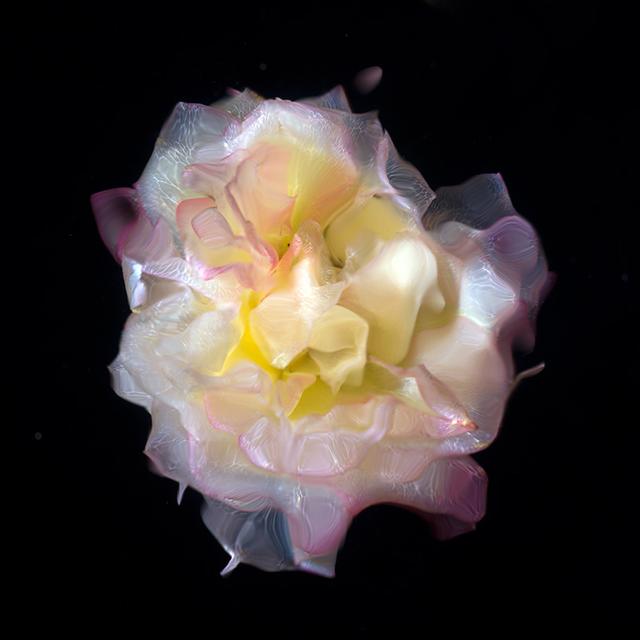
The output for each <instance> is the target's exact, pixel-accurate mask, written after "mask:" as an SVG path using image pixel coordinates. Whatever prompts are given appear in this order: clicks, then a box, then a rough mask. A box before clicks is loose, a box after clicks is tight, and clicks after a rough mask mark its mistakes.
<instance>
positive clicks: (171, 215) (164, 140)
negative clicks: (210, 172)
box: [135, 102, 238, 240]
mask: <svg viewBox="0 0 640 640" xmlns="http://www.w3.org/2000/svg"><path fill="white" fill-rule="evenodd" d="M237 125H238V121H237V120H236V119H235V118H234V117H233V116H232V115H231V114H229V113H227V112H225V111H223V110H220V109H215V108H213V107H207V106H205V105H199V104H188V103H185V102H180V103H178V104H177V105H176V107H175V109H174V110H173V113H172V114H171V115H170V116H169V118H168V120H167V121H166V122H165V124H164V126H163V127H162V130H161V132H160V135H159V136H158V140H157V141H156V144H155V147H154V150H153V153H152V155H151V158H150V160H149V162H148V163H147V166H146V167H145V169H144V171H143V173H142V175H141V177H140V179H139V180H138V181H137V182H136V184H135V188H136V191H137V192H138V194H139V195H140V200H141V204H142V206H143V207H144V210H145V211H146V212H147V214H148V215H149V216H150V218H151V220H153V221H155V220H157V219H158V218H160V217H161V218H164V219H165V220H166V222H167V224H168V225H169V228H170V229H171V230H172V231H173V232H174V235H175V237H176V240H177V239H178V234H177V229H176V223H175V211H176V207H177V205H178V203H179V202H180V201H182V200H184V199H185V198H189V197H194V196H197V195H199V194H197V193H194V192H192V191H190V190H189V189H187V188H185V187H184V186H183V184H182V173H183V171H184V169H185V167H186V166H187V165H189V164H191V163H192V162H193V160H194V156H195V154H196V152H197V150H198V148H199V147H201V146H203V145H208V146H209V147H212V146H213V147H214V148H216V149H217V151H218V153H219V155H220V156H222V155H226V153H227V147H226V141H225V134H228V133H229V131H230V129H233V128H234V127H236V126H237Z"/></svg>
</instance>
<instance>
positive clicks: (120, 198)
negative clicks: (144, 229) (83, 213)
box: [91, 188, 138, 262]
mask: <svg viewBox="0 0 640 640" xmlns="http://www.w3.org/2000/svg"><path fill="white" fill-rule="evenodd" d="M135 197H136V194H135V190H134V189H126V188H122V189H108V190H106V191H100V192H98V193H94V194H93V195H92V196H91V206H92V208H93V214H94V216H95V219H96V224H97V225H98V231H99V232H100V237H101V238H102V241H103V242H104V244H105V245H106V247H107V249H109V251H110V253H111V255H112V256H113V257H114V258H115V260H117V261H118V262H121V260H122V244H123V241H124V239H125V238H126V236H127V233H128V232H129V231H130V230H131V227H132V226H133V225H135V223H136V221H137V219H138V211H137V210H136V204H135Z"/></svg>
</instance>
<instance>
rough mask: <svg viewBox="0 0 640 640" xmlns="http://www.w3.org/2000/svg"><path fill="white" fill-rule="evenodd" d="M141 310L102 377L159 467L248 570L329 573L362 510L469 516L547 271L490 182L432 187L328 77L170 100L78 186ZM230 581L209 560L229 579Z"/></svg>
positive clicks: (478, 512) (458, 519)
mask: <svg viewBox="0 0 640 640" xmlns="http://www.w3.org/2000/svg"><path fill="white" fill-rule="evenodd" d="M92 205H93V209H94V212H95V216H96V219H97V223H98V228H99V230H100V233H101V235H102V238H103V240H104V242H105V243H106V245H107V246H108V248H109V249H110V250H111V252H112V253H113V255H114V257H115V258H116V260H118V261H119V262H120V263H121V265H122V270H123V274H124V279H125V284H126V289H127V294H128V298H129V302H130V306H131V309H132V311H133V314H132V315H131V316H130V317H129V319H128V321H127V323H126V326H125V328H124V332H123V335H122V340H121V345H120V352H119V354H118V356H117V358H116V359H115V361H114V362H113V363H112V364H111V366H110V371H111V373H112V378H113V385H114V388H115V391H116V393H118V394H119V395H120V396H122V397H123V398H125V399H127V400H129V401H131V402H134V403H136V404H139V405H142V406H144V407H146V408H147V409H148V410H149V412H150V413H151V416H152V430H151V434H150V436H149V440H148V443H147V446H146V450H145V452H146V454H147V455H148V456H149V457H150V458H151V460H152V461H153V463H154V465H155V468H156V470H157V471H158V472H159V473H161V474H163V475H164V476H167V477H169V478H172V479H174V480H176V481H177V482H179V483H180V494H179V495H181V494H182V492H183V491H184V489H185V487H187V486H190V487H193V488H194V489H196V490H198V491H199V492H201V493H202V494H203V496H204V498H205V505H204V508H203V518H204V521H205V523H206V525H207V527H208V528H209V529H210V530H211V531H212V532H213V534H214V535H215V536H216V537H217V538H218V540H219V541H220V542H221V543H222V545H223V546H224V548H225V549H226V550H227V552H228V553H229V554H230V555H231V561H230V563H229V565H228V566H227V568H226V569H225V570H224V571H229V570H231V569H232V568H233V567H235V566H236V565H237V564H238V563H239V562H247V563H250V564H253V565H255V566H258V567H260V568H262V569H266V570H278V569H288V568H300V569H303V570H307V571H311V572H316V573H319V574H323V575H333V571H334V564H335V558H336V553H337V550H338V548H339V546H340V544H341V543H342V541H343V539H344V537H345V534H346V531H347V528H348V526H349V523H350V522H351V519H352V518H353V517H354V515H355V514H357V513H358V512H360V511H361V510H362V509H364V508H366V507H367V506H369V505H372V504H375V503H378V502H391V503H396V504H400V505H405V506H407V507H410V508H414V509H416V510H418V511H421V512H423V513H424V514H425V516H426V517H427V518H430V519H431V520H433V521H434V523H435V526H436V530H437V532H439V533H440V534H442V535H444V536H447V535H454V534H456V533H459V532H462V531H465V530H468V529H470V528H473V526H474V523H475V522H476V521H478V520H479V519H480V518H481V517H482V515H483V512H484V508H485V486H486V479H485V475H484V472H483V471H482V469H481V468H480V467H479V466H478V465H477V464H476V463H475V462H474V461H473V459H472V458H471V457H470V455H469V454H472V453H474V452H477V451H479V450H481V449H483V448H485V447H486V446H487V445H488V444H489V443H490V442H491V441H492V440H493V438H494V437H495V436H496V433H497V430H498V427H499V425H500V421H501V418H502V415H503V411H504V407H505V403H506V401H507V398H508V396H509V393H510V391H511V389H512V388H513V385H514V380H515V379H514V366H513V362H512V356H511V349H512V346H514V345H515V346H520V347H523V348H525V349H528V348H531V347H532V344H533V338H534V322H535V314H536V311H537V308H538V306H539V301H540V299H541V295H542V293H543V289H544V287H545V283H546V282H547V267H546V262H545V258H544V256H543V253H542V250H541V248H540V245H539V242H538V239H537V236H536V234H535V232H534V230H533V229H532V227H531V226H530V225H529V224H528V223H527V222H526V221H525V220H523V219H522V218H521V217H520V216H519V215H518V214H517V213H516V212H515V210H514V209H513V206H512V204H511V202H510V200H509V196H508V195H507V191H506V188H505V186H504V184H503V181H502V179H501V177H500V176H499V175H482V176H477V177H475V178H473V179H471V180H469V181H468V182H466V183H464V184H463V185H461V186H458V187H448V188H442V189H439V190H438V191H437V193H434V192H433V191H432V190H431V189H430V188H429V186H428V185H427V183H426V182H425V181H424V179H423V178H422V176H421V175H420V174H419V172H418V171H417V170H416V169H415V168H414V167H412V166H411V165H409V164H408V163H406V162H404V161H403V160H402V159H400V157H399V156H398V154H397V152H396V150H395V148H394V146H393V144H392V143H391V140H390V138H389V136H388V135H387V134H386V133H385V132H383V130H382V127H381V125H380V122H379V120H378V118H377V115H376V114H375V113H366V114H354V113H351V111H350V109H349V105H348V102H347V100H346V98H345V95H344V92H343V91H342V89H341V88H340V87H337V88H335V89H334V90H332V91H330V92H329V93H327V94H326V95H323V96H320V97H318V98H314V99H308V100H302V101H299V102H291V101H287V100H280V99H275V100H265V99H263V98H261V97H260V96H258V95H256V94H255V93H253V92H251V91H250V90H245V91H244V92H242V93H236V94H235V95H233V96H232V97H230V98H228V99H225V100H223V101H221V102H218V103H215V104H214V105H212V106H205V105H200V104H186V103H179V104H178V105H177V106H176V107H175V110H174V111H173V113H172V115H171V116H170V118H169V119H168V120H167V122H166V123H165V125H164V127H163V128H162V131H161V133H160V137H159V138H158V141H157V143H156V146H155V149H154V151H153V155H152V157H151V159H150V161H149V163H148V164H147V166H146V168H145V170H144V172H143V174H142V176H141V177H140V179H139V180H138V182H137V183H136V184H135V188H133V189H127V188H122V189H111V190H107V191H102V192H100V193H97V194H94V195H93V196H92ZM224 571H223V572H224Z"/></svg>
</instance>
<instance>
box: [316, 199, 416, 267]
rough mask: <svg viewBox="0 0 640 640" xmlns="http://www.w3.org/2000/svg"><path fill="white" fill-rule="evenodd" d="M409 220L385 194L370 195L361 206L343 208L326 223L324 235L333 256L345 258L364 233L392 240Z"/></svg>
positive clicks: (340, 262) (405, 228) (339, 261)
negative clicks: (342, 210) (345, 209)
mask: <svg viewBox="0 0 640 640" xmlns="http://www.w3.org/2000/svg"><path fill="white" fill-rule="evenodd" d="M411 224H412V223H411V220H410V219H409V218H408V216H407V215H406V214H405V213H404V212H403V211H400V210H399V209H398V208H397V207H396V206H395V205H394V204H393V203H392V202H391V201H390V200H389V199H387V198H375V197H374V198H370V199H369V200H368V201H367V202H366V203H365V204H364V205H363V206H361V207H354V208H352V209H350V210H349V211H345V212H344V213H343V214H341V215H339V216H338V217H337V218H335V219H334V220H333V222H332V223H331V224H330V225H329V226H328V227H327V230H326V232H325V238H326V241H327V246H328V247H329V251H330V252H331V255H332V257H333V258H334V259H335V260H336V261H337V262H338V263H339V264H344V263H345V262H346V259H347V256H348V252H349V249H350V248H353V247H354V246H355V244H356V243H357V241H358V239H359V237H361V235H362V234H363V233H367V232H369V233H373V234H375V236H377V237H378V238H380V239H381V240H391V238H393V237H394V236H395V235H396V234H397V233H399V232H401V231H406V230H407V229H409V228H410V227H411Z"/></svg>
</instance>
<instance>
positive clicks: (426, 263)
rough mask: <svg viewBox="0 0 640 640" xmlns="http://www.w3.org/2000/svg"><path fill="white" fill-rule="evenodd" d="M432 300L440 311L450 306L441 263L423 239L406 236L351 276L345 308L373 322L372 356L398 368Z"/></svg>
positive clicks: (371, 323) (342, 298) (371, 331)
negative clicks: (423, 307)
mask: <svg viewBox="0 0 640 640" xmlns="http://www.w3.org/2000/svg"><path fill="white" fill-rule="evenodd" d="M426 298H430V302H431V305H432V306H433V307H435V308H442V307H443V306H444V298H443V297H442V294H441V293H440V290H439V288H438V267H437V262H436V259H435V257H434V255H433V253H432V252H431V250H430V249H429V247H428V246H427V245H426V244H425V242H423V241H422V240H421V239H420V238H419V237H416V236H414V235H411V234H409V233H400V234H398V235H396V236H395V237H394V238H393V239H392V240H390V241H389V242H388V243H387V244H385V245H383V246H382V247H381V249H380V252H379V253H378V255H376V256H375V257H374V258H373V259H371V260H369V261H368V262H367V263H366V264H365V265H364V266H363V267H362V268H361V269H359V270H358V271H356V272H355V273H354V274H352V275H351V276H349V285H348V287H347V288H346V289H345V291H344V293H343V295H342V297H341V299H340V304H341V305H344V306H345V307H347V308H349V309H351V310H352V311H354V312H355V313H357V314H358V315H360V316H362V317H363V318H364V319H365V320H366V321H367V322H368V323H369V341H368V345H367V351H368V352H369V354H371V355H373V356H376V357H378V358H380V359H381V360H383V361H384V362H387V363H390V364H397V363H398V362H400V361H401V360H402V358H403V357H404V356H405V354H406V353H407V350H408V348H409V343H410V341H411V337H412V335H413V330H414V325H415V321H416V316H417V313H418V310H419V309H420V306H421V305H422V304H423V302H424V301H425V299H426Z"/></svg>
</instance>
